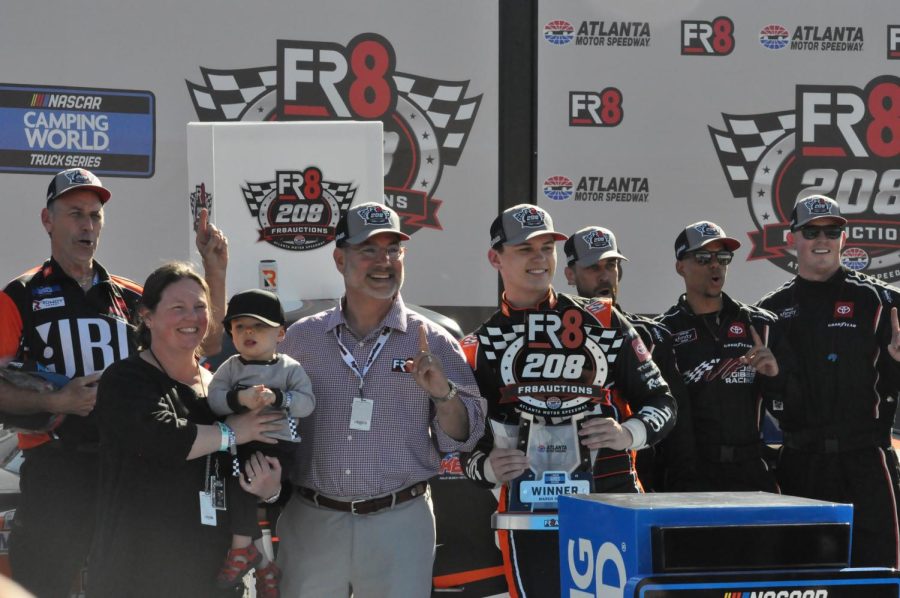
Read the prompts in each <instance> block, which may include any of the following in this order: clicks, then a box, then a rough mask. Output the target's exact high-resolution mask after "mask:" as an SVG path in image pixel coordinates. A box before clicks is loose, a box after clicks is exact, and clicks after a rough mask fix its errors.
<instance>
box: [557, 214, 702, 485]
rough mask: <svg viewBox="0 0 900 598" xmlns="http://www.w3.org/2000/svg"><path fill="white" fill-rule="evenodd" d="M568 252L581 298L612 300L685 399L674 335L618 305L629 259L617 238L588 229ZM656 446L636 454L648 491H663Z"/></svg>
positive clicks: (569, 277)
mask: <svg viewBox="0 0 900 598" xmlns="http://www.w3.org/2000/svg"><path fill="white" fill-rule="evenodd" d="M563 248H564V250H565V253H566V263H567V265H566V268H565V275H566V280H567V281H568V283H569V284H570V285H572V286H574V287H575V289H576V290H577V292H578V295H579V296H581V297H609V298H610V299H612V301H613V304H614V305H615V306H616V308H618V309H619V310H620V311H621V312H622V315H623V316H625V318H626V319H627V320H628V322H629V323H630V324H631V325H632V326H634V329H635V330H636V331H637V333H638V334H639V335H640V337H641V340H642V341H644V345H646V347H647V349H648V350H649V351H650V354H651V355H652V356H653V361H654V363H656V365H657V367H659V370H660V372H661V373H662V376H663V378H664V379H665V380H666V383H667V384H668V385H669V389H670V390H671V391H672V395H673V396H674V397H675V398H676V399H678V400H679V401H681V400H682V398H681V393H683V392H684V383H683V382H682V380H681V374H680V373H679V372H678V365H677V363H676V362H675V353H674V351H673V350H672V349H673V348H672V334H671V333H670V332H669V330H668V329H667V328H666V327H665V326H663V325H662V324H660V323H659V322H657V321H655V320H652V319H650V318H647V317H644V316H641V315H638V314H632V313H628V312H626V311H625V310H623V309H622V307H621V306H620V305H619V302H618V296H619V283H620V282H621V280H622V262H623V261H628V258H627V257H625V256H624V255H622V254H621V253H619V246H618V243H617V242H616V236H615V234H613V232H612V231H611V230H609V229H608V228H603V227H602V226H587V227H585V228H582V229H581V230H579V231H577V232H576V233H575V234H573V235H572V236H570V237H569V239H568V240H567V241H566V243H565V245H564V246H563ZM656 448H657V447H656V446H648V447H646V448H644V449H642V450H640V451H638V453H637V455H636V468H637V472H638V477H639V479H640V481H641V485H642V486H643V488H644V490H645V491H651V490H661V489H662V488H663V484H662V481H663V480H662V479H661V476H660V475H658V470H659V463H657V459H656Z"/></svg>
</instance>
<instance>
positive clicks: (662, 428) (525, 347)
mask: <svg viewBox="0 0 900 598" xmlns="http://www.w3.org/2000/svg"><path fill="white" fill-rule="evenodd" d="M490 234H491V247H490V250H489V251H488V261H489V262H490V264H491V266H492V267H493V268H495V269H496V270H497V271H498V272H499V273H500V277H501V278H502V280H503V286H504V292H503V296H502V298H501V305H500V309H499V310H498V311H497V312H496V313H495V314H494V315H492V316H491V317H490V318H489V319H488V320H487V321H486V322H485V323H484V324H482V325H481V327H480V328H479V329H478V330H477V331H476V332H475V333H474V334H472V335H470V336H468V337H466V338H465V339H463V342H462V345H463V350H464V351H465V352H466V357H467V358H468V360H469V363H470V365H471V366H472V368H473V369H474V370H475V378H476V380H477V381H478V385H479V388H480V389H481V392H482V395H483V396H484V397H485V398H486V399H487V400H488V418H489V424H490V428H489V429H486V430H485V432H486V433H485V436H484V438H482V439H481V441H479V443H478V447H477V449H476V450H475V451H474V452H472V453H468V454H463V455H461V462H462V465H463V471H464V472H465V473H466V475H467V476H468V477H469V478H470V479H472V480H475V481H476V482H478V483H479V484H481V485H483V486H485V487H486V488H495V487H498V486H501V485H502V486H503V488H502V489H501V492H500V499H499V504H498V515H497V527H498V529H499V531H498V536H499V542H500V547H501V552H502V554H503V559H504V569H505V574H506V580H507V585H508V587H509V593H510V596H513V597H517V598H527V597H533V598H550V597H552V596H559V590H560V579H559V538H558V535H557V532H556V529H554V528H553V527H552V526H553V525H554V523H553V522H555V521H556V517H557V515H556V508H557V504H556V497H557V496H559V495H560V494H567V493H573V492H579V493H585V492H639V491H640V485H639V483H638V480H637V476H636V475H635V471H634V463H633V459H632V451H634V450H636V449H640V448H643V447H644V446H648V445H652V444H654V443H656V442H657V441H658V440H659V439H660V438H662V437H663V436H664V435H665V434H666V433H667V432H668V431H669V429H670V428H671V427H672V425H673V424H674V421H675V399H674V398H672V396H671V394H670V393H669V388H668V386H667V385H666V382H665V380H663V378H662V376H661V375H660V373H659V369H658V368H657V367H656V365H655V364H654V363H653V360H652V358H651V356H650V352H649V351H648V350H647V348H646V346H645V345H644V343H643V342H642V341H641V339H640V337H639V336H638V334H637V333H636V332H635V330H634V328H632V326H631V325H630V324H629V323H628V321H627V320H626V319H625V318H624V316H622V314H621V313H620V312H619V311H618V310H617V309H616V308H615V307H614V305H613V302H612V299H611V298H609V297H598V298H593V299H591V298H582V297H575V296H572V295H564V294H557V293H556V291H554V290H553V287H552V286H551V281H552V279H553V274H554V271H555V269H556V243H557V242H558V241H565V240H566V239H567V237H566V236H565V235H563V234H561V233H558V232H556V231H555V230H554V228H553V221H552V219H551V218H550V215H549V214H548V213H547V212H545V211H544V210H542V209H541V208H539V207H537V206H533V205H529V204H520V205H517V206H514V207H511V208H509V209H507V210H505V211H504V212H503V213H501V214H500V215H499V216H498V217H497V218H496V219H495V220H494V222H493V224H492V225H491V229H490ZM523 516H524V518H525V520H526V521H534V518H535V517H537V518H539V519H543V523H542V524H541V525H539V526H536V527H532V528H531V529H547V530H548V531H530V530H523V529H522V528H521V527H518V525H517V523H516V522H518V521H521V520H522V517H523ZM504 526H505V527H504Z"/></svg>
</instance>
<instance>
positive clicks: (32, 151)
mask: <svg viewBox="0 0 900 598" xmlns="http://www.w3.org/2000/svg"><path fill="white" fill-rule="evenodd" d="M155 126H156V100H155V98H154V96H153V94H152V93H150V92H149V91H127V90H118V89H88V88H83V87H56V86H46V85H19V84H6V83H3V84H0V172H26V173H39V172H51V173H56V172H59V171H60V170H64V169H68V168H87V169H89V170H91V171H93V172H95V173H96V174H100V175H112V176H132V177H151V176H153V171H154V168H155V150H156V147H155V146H156V132H155V131H156V128H155Z"/></svg>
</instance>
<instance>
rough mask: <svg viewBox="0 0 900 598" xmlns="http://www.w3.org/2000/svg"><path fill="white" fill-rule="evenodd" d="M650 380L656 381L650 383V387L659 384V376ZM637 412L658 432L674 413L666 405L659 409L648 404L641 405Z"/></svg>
mask: <svg viewBox="0 0 900 598" xmlns="http://www.w3.org/2000/svg"><path fill="white" fill-rule="evenodd" d="M652 382H656V384H655V385H650V388H656V387H657V386H659V385H660V384H661V382H660V381H659V378H656V379H655V380H653V381H652ZM638 414H639V415H642V416H643V417H642V419H643V421H644V422H646V423H647V425H649V426H650V428H651V429H652V430H653V431H654V432H659V431H660V430H661V429H662V427H663V426H665V425H666V422H668V421H669V420H671V419H673V418H674V417H675V413H673V412H672V410H671V409H669V408H668V407H663V408H662V409H659V408H657V407H652V406H650V405H645V406H643V407H641V410H640V411H638Z"/></svg>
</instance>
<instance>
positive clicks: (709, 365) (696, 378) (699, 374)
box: [681, 357, 720, 384]
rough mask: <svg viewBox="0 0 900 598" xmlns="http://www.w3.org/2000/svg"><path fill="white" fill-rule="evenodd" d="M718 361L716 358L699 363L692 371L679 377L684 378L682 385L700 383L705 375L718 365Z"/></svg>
mask: <svg viewBox="0 0 900 598" xmlns="http://www.w3.org/2000/svg"><path fill="white" fill-rule="evenodd" d="M719 361H720V359H719V358H718V357H716V358H715V359H710V360H709V361H704V362H702V363H700V364H699V365H697V366H696V367H695V368H694V369H692V370H688V371H687V372H685V373H684V374H682V375H681V377H682V378H684V383H685V384H695V383H697V382H700V381H701V380H702V379H703V377H704V376H705V375H706V374H708V373H709V372H711V371H712V370H713V368H715V367H716V365H718V363H719Z"/></svg>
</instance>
